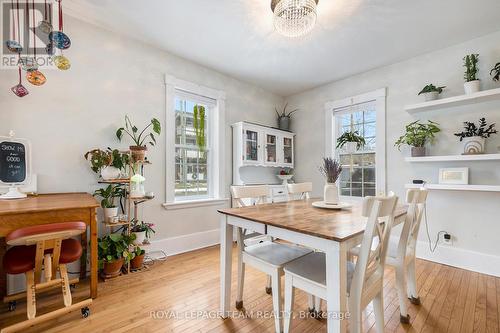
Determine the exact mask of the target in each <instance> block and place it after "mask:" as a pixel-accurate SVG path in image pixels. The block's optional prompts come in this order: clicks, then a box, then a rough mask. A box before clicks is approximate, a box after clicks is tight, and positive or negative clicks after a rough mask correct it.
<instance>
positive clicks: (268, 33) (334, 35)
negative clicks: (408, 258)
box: [64, 0, 500, 96]
mask: <svg viewBox="0 0 500 333" xmlns="http://www.w3.org/2000/svg"><path fill="white" fill-rule="evenodd" d="M64 8H65V9H66V13H67V14H69V15H73V16H76V17H79V18H80V19H83V20H85V21H88V22H90V23H94V24H97V25H100V26H103V27H105V28H107V29H110V30H112V31H116V32H120V33H123V34H126V35H131V36H132V37H134V38H138V39H141V40H144V41H145V42H147V43H149V44H153V45H156V46H157V47H159V48H161V49H164V50H166V51H169V52H171V53H173V54H176V55H178V56H181V57H183V58H187V59H189V60H192V61H194V62H197V63H199V64H202V65H204V66H207V67H210V68H213V69H215V70H218V71H220V72H223V73H226V74H228V75H231V76H233V77H236V78H239V79H242V80H245V81H248V82H251V83H254V84H256V85H258V86H261V87H263V88H265V89H268V90H270V91H272V92H275V93H277V94H279V95H282V96H288V95H291V94H294V93H297V92H301V91H304V90H307V89H310V88H313V87H316V86H318V85H321V84H324V83H327V82H331V81H334V80H338V79H340V78H343V77H346V76H350V75H353V74H356V73H360V72H364V71H367V70H370V69H373V68H376V67H380V66H383V65H387V64H391V63H394V62H397V61H401V60H404V59H407V58H411V57H413V56H416V55H418V54H423V53H427V52H429V51H433V50H436V49H440V48H444V47H446V46H450V45H453V44H457V43H460V42H463V41H466V40H469V39H472V38H475V37H479V36H482V35H485V34H488V33H490V32H494V31H498V30H500V17H499V13H500V1H499V0H320V1H319V5H318V12H319V14H318V24H317V27H316V28H315V30H313V32H312V33H311V34H310V35H308V36H307V37H305V38H303V39H287V38H285V37H282V36H280V35H278V34H277V33H276V32H274V29H273V25H272V12H271V10H270V0H147V1H144V0H139V1H138V0H67V1H65V2H64Z"/></svg>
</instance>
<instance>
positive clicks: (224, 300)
mask: <svg viewBox="0 0 500 333" xmlns="http://www.w3.org/2000/svg"><path fill="white" fill-rule="evenodd" d="M228 218H229V217H228V216H227V215H222V216H221V220H220V233H221V238H220V312H221V313H220V314H221V317H223V318H227V317H228V314H229V306H230V303H231V264H232V259H233V258H232V252H233V226H232V225H230V224H228V223H227V219H228Z"/></svg>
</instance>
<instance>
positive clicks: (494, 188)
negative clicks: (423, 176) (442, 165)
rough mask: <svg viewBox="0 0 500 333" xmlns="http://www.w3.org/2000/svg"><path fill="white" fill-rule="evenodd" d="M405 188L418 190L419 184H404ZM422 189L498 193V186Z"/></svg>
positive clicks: (426, 185) (444, 186)
mask: <svg viewBox="0 0 500 333" xmlns="http://www.w3.org/2000/svg"><path fill="white" fill-rule="evenodd" d="M405 187H406V188H420V187H422V185H419V184H406V185H405ZM423 187H425V188H427V189H429V190H445V191H479V192H500V185H445V184H425V185H423Z"/></svg>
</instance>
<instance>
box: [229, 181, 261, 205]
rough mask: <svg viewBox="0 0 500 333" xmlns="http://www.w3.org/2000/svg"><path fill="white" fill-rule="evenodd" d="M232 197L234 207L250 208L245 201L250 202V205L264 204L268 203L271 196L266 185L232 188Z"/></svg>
mask: <svg viewBox="0 0 500 333" xmlns="http://www.w3.org/2000/svg"><path fill="white" fill-rule="evenodd" d="M231 196H232V199H233V207H245V206H248V204H246V203H245V202H244V200H245V199H248V200H250V202H251V203H250V205H259V204H264V203H266V202H267V197H268V196H269V187H268V186H266V185H259V186H231Z"/></svg>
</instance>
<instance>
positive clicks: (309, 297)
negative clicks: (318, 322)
mask: <svg viewBox="0 0 500 333" xmlns="http://www.w3.org/2000/svg"><path fill="white" fill-rule="evenodd" d="M307 307H308V310H309V313H312V312H314V310H315V308H314V295H313V294H307Z"/></svg>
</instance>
